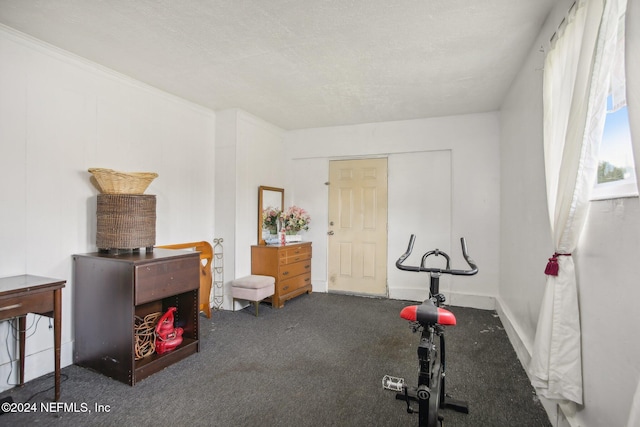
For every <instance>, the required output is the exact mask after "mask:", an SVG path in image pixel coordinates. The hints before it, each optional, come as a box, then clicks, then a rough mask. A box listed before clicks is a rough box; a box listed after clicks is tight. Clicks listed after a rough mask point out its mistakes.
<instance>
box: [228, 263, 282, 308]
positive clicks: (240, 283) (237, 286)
mask: <svg viewBox="0 0 640 427" xmlns="http://www.w3.org/2000/svg"><path fill="white" fill-rule="evenodd" d="M275 282H276V279H275V278H273V277H271V276H260V275H256V274H252V275H251V276H246V277H241V278H239V279H235V280H234V281H233V282H231V296H232V297H233V310H234V311H235V309H236V300H237V299H241V300H246V301H251V302H252V303H253V305H254V306H255V307H256V317H257V316H258V306H259V305H260V301H262V300H263V299H265V298H267V297H270V296H272V295H273V294H274V292H275Z"/></svg>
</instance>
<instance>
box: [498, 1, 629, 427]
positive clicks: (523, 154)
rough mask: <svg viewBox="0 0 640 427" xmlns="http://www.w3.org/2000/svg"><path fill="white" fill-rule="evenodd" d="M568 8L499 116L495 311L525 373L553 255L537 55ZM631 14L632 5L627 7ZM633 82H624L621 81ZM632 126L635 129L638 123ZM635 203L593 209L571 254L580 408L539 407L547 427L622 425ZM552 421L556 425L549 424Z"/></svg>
mask: <svg viewBox="0 0 640 427" xmlns="http://www.w3.org/2000/svg"><path fill="white" fill-rule="evenodd" d="M571 3H572V0H563V1H561V2H558V5H557V6H556V8H555V9H554V11H553V13H552V14H551V15H550V17H549V19H548V20H547V23H546V24H545V26H544V28H543V30H542V31H541V34H540V37H539V38H538V40H537V42H536V43H535V44H534V45H533V46H532V47H531V51H530V54H529V56H528V58H527V61H526V62H525V64H524V66H523V68H522V70H521V71H520V74H519V76H518V78H517V80H516V81H515V82H514V83H513V85H512V87H511V89H510V91H509V94H508V95H507V98H506V99H505V102H504V104H503V107H502V110H501V118H502V120H501V146H500V152H501V164H500V167H501V169H502V175H503V179H502V181H501V182H502V184H501V218H502V229H501V238H500V246H501V251H500V258H501V265H502V268H501V274H500V289H499V298H498V305H499V307H498V308H499V312H500V314H501V318H502V321H503V323H504V324H505V325H506V327H507V331H508V333H509V335H510V338H511V340H512V342H513V344H514V347H515V348H516V351H517V352H518V356H519V357H520V359H521V361H522V363H523V364H524V365H525V366H527V365H528V363H529V359H530V354H531V347H532V346H533V340H534V337H535V329H536V324H537V318H538V313H539V309H540V302H541V298H542V293H543V290H544V286H545V276H544V268H545V265H546V262H547V258H548V257H550V256H551V254H552V253H553V251H554V248H553V245H552V242H551V232H550V226H549V220H548V215H547V203H546V192H545V180H544V163H543V143H542V95H541V94H542V70H541V69H542V64H543V61H544V55H543V53H542V52H540V47H541V46H545V47H546V46H548V40H549V38H550V36H551V34H552V33H553V31H555V29H556V28H557V25H558V24H559V22H560V20H561V19H562V15H563V14H564V13H565V12H566V11H567V10H568V8H569V7H570V5H571ZM635 4H636V5H637V1H636V2H635ZM634 78H637V73H636V74H633V73H632V74H628V75H627V79H628V81H629V80H632V79H634ZM634 120H635V121H634V123H633V124H634V125H636V126H640V122H639V121H638V119H637V118H636V119H634ZM639 242H640V202H639V200H638V198H628V199H619V200H613V201H611V200H609V201H597V202H592V204H591V208H590V214H589V219H588V221H587V224H586V226H585V229H584V231H583V234H582V237H581V240H580V243H579V246H578V249H577V250H576V251H575V253H574V259H575V263H576V268H577V270H576V272H577V277H578V293H579V303H580V317H581V324H582V355H583V356H582V357H583V361H582V362H583V383H584V405H583V406H581V407H579V408H578V411H577V412H576V413H575V414H572V413H565V412H563V411H559V412H558V413H557V414H556V412H557V410H558V408H557V407H555V406H553V405H552V404H550V403H549V402H546V406H547V407H548V410H549V412H550V415H551V417H550V418H551V420H552V422H553V423H554V424H556V423H557V425H560V426H564V425H572V426H601V425H608V426H625V425H627V424H626V423H627V418H628V416H629V412H630V408H631V403H632V400H633V397H634V393H635V391H636V386H637V385H638V379H639V378H640V367H639V365H638V360H639V359H640V342H639V341H638V339H637V333H636V325H638V324H639V323H640V311H638V309H637V301H638V300H639V298H640V287H638V285H637V272H636V271H635V266H636V265H637V262H638V254H639V253H640V243H639ZM556 415H557V416H556Z"/></svg>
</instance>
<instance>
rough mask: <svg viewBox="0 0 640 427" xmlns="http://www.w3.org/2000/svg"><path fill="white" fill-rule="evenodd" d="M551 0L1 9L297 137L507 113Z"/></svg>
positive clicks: (93, 1) (232, 0)
mask: <svg viewBox="0 0 640 427" xmlns="http://www.w3.org/2000/svg"><path fill="white" fill-rule="evenodd" d="M553 4H554V0H482V1H477V0H326V1H323V0H188V1H175V0H135V1H133V0H0V23H2V24H5V25H7V26H9V27H12V28H14V29H16V30H18V31H21V32H23V33H26V34H29V35H31V36H33V37H35V38H38V39H41V40H43V41H45V42H47V43H50V44H52V45H55V46H57V47H59V48H62V49H65V50H67V51H70V52H72V53H74V54H77V55H79V56H82V57H84V58H87V59H89V60H91V61H94V62H97V63H99V64H101V65H104V66H106V67H108V68H111V69H113V70H116V71H118V72H120V73H122V74H126V75H128V76H131V77H133V78H135V79H137V80H140V81H143V82H145V83H147V84H149V85H151V86H155V87H157V88H159V89H162V90H164V91H166V92H169V93H172V94H175V95H177V96H180V97H182V98H185V99H188V100H190V101H193V102H195V103H198V104H201V105H203V106H205V107H208V108H211V109H213V110H221V109H227V108H241V109H243V110H245V111H247V112H249V113H252V114H254V115H256V116H259V117H261V118H263V119H265V120H267V121H269V122H271V123H273V124H275V125H277V126H280V127H282V128H284V129H300V128H310V127H321V126H335V125H345V124H356V123H369V122H380V121H390V120H405V119H414V118H422V117H435V116H445V115H453V114H464V113H474V112H484V111H492V110H496V109H498V108H499V106H500V103H501V101H502V98H503V97H504V95H505V93H506V91H507V89H508V87H509V85H510V84H511V81H512V80H513V78H514V77H515V75H516V74H517V72H518V70H519V68H520V66H521V64H522V61H523V60H524V57H525V56H526V54H527V53H528V52H529V51H530V49H531V46H532V43H533V42H534V40H535V38H536V36H537V34H538V32H539V30H540V28H541V26H542V24H543V22H544V19H545V18H546V16H547V15H548V13H549V11H550V9H551V8H552V7H553Z"/></svg>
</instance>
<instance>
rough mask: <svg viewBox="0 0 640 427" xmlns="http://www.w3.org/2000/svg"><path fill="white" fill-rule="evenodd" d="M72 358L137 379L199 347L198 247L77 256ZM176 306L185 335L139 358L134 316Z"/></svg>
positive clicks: (125, 378) (112, 374)
mask: <svg viewBox="0 0 640 427" xmlns="http://www.w3.org/2000/svg"><path fill="white" fill-rule="evenodd" d="M73 261H74V263H73V267H74V281H73V305H74V316H73V317H74V322H73V323H74V330H75V336H74V350H73V361H74V363H75V364H77V365H79V366H84V367H87V368H90V369H93V370H95V371H98V372H100V373H102V374H104V375H107V376H109V377H111V378H114V379H116V380H118V381H122V382H124V383H127V384H130V385H134V384H135V383H136V382H138V381H140V380H142V379H144V378H146V377H148V376H149V375H152V374H154V373H155V372H158V371H159V370H161V369H164V368H165V367H167V366H169V365H171V364H172V363H175V362H177V361H179V360H181V359H183V358H185V357H187V356H189V355H191V354H194V353H196V352H197V351H199V345H200V344H199V338H198V337H199V336H198V328H199V318H198V315H199V314H198V312H199V309H198V292H199V287H200V257H199V254H198V253H197V252H192V251H177V250H170V249H155V250H154V251H153V252H139V253H137V252H136V253H129V254H120V255H115V254H107V253H100V252H99V253H91V254H82V255H74V256H73ZM169 307H176V308H177V312H176V313H175V314H174V325H175V326H176V327H182V328H183V329H184V332H183V335H182V337H183V341H182V343H181V344H180V346H178V347H177V348H175V349H174V350H172V351H170V352H168V353H164V354H162V355H158V354H156V353H154V354H152V355H150V356H147V357H144V358H142V359H141V360H135V332H134V328H135V316H138V317H141V318H144V316H146V315H148V314H150V313H157V312H162V313H164V312H165V311H166V310H167V309H168V308H169Z"/></svg>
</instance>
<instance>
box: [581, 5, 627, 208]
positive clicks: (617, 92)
mask: <svg viewBox="0 0 640 427" xmlns="http://www.w3.org/2000/svg"><path fill="white" fill-rule="evenodd" d="M620 27H621V28H620ZM606 108H607V115H606V118H605V123H604V132H603V134H602V141H601V142H600V151H599V160H598V174H597V178H596V183H595V186H594V188H593V191H592V193H591V200H604V199H615V198H620V197H634V196H638V187H637V183H636V170H635V165H634V159H633V148H632V144H631V131H630V129H629V115H628V113H627V106H626V99H625V76H624V14H623V15H622V17H621V20H620V26H619V33H618V43H617V46H616V53H615V59H614V63H613V70H612V72H611V89H610V94H609V96H608V97H607V105H606Z"/></svg>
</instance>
